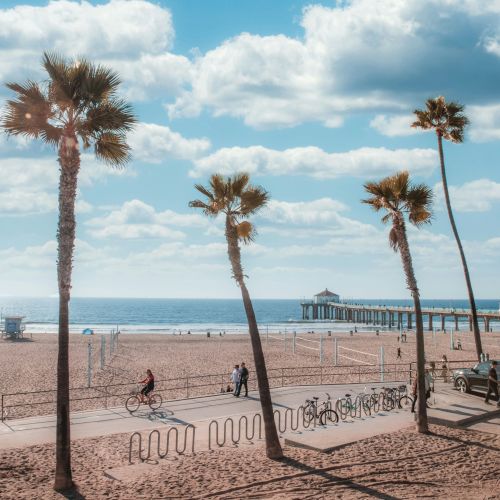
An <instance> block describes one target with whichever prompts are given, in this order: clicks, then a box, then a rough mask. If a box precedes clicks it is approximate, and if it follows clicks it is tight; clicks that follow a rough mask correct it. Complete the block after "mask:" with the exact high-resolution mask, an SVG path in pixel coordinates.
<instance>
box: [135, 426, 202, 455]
mask: <svg viewBox="0 0 500 500" xmlns="http://www.w3.org/2000/svg"><path fill="white" fill-rule="evenodd" d="M190 429H191V430H192V432H191V433H189V430H190ZM162 430H163V429H162ZM171 433H173V434H174V435H175V448H172V451H175V452H176V453H177V454H179V455H182V454H184V453H185V452H186V449H187V448H188V435H189V434H190V435H191V443H190V449H191V453H193V454H194V444H195V438H196V427H195V426H194V425H192V424H188V425H186V426H185V427H184V444H183V446H182V448H181V446H180V445H179V429H178V428H177V427H171V428H170V429H168V431H167V433H166V438H165V443H164V444H165V446H164V448H161V436H162V433H161V432H160V430H158V429H155V430H153V431H151V432H150V433H149V436H148V439H147V448H143V447H142V434H141V433H140V432H134V433H133V434H132V435H131V436H130V441H129V448H128V462H129V464H131V463H133V461H132V453H133V451H134V450H133V449H134V439H135V441H137V443H138V449H137V457H138V458H139V460H140V461H141V462H144V461H146V460H150V459H151V458H154V457H158V458H160V459H162V458H165V457H166V456H167V455H168V454H169V452H170V451H171V450H170V434H171ZM153 437H156V449H154V447H153ZM162 450H165V451H162ZM143 451H147V453H146V454H145V455H143Z"/></svg>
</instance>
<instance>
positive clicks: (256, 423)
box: [208, 413, 262, 450]
mask: <svg viewBox="0 0 500 500" xmlns="http://www.w3.org/2000/svg"><path fill="white" fill-rule="evenodd" d="M243 422H244V423H245V433H244V436H245V438H246V440H247V441H253V439H255V435H256V433H257V432H258V439H262V416H261V415H260V413H256V414H255V415H254V416H253V417H252V419H251V421H249V419H248V417H247V416H246V415H243V416H242V417H240V418H239V419H238V425H237V426H236V425H235V422H234V419H233V418H232V417H228V418H226V419H225V420H224V424H221V425H222V429H223V434H222V437H221V440H219V421H218V420H212V421H211V422H210V424H208V449H209V450H212V428H213V427H215V443H216V444H217V446H219V447H222V446H224V445H225V444H226V442H227V441H228V432H227V428H228V427H229V426H230V427H231V435H230V439H231V442H232V443H233V444H234V445H236V444H238V443H239V442H240V441H241V437H242V432H241V426H242V424H243ZM250 422H251V423H252V425H251V427H250V425H249V424H250ZM235 429H236V430H237V434H236V435H235V432H236V431H235ZM250 429H251V433H250V432H249V430H250Z"/></svg>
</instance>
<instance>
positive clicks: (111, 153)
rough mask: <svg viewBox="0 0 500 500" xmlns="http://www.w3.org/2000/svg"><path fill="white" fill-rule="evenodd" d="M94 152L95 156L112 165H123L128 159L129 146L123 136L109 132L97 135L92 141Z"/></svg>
mask: <svg viewBox="0 0 500 500" xmlns="http://www.w3.org/2000/svg"><path fill="white" fill-rule="evenodd" d="M94 152H95V155H96V156H97V158H99V159H101V160H104V161H105V162H106V163H107V164H109V165H111V166H114V167H120V166H123V165H124V164H125V163H127V162H128V161H129V159H130V146H129V145H128V144H127V142H126V140H125V137H124V136H123V135H120V134H113V133H111V132H104V133H102V134H100V135H99V136H98V138H97V140H96V141H95V142H94Z"/></svg>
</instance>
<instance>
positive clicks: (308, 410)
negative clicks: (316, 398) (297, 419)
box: [304, 404, 315, 423]
mask: <svg viewBox="0 0 500 500" xmlns="http://www.w3.org/2000/svg"><path fill="white" fill-rule="evenodd" d="M314 409H315V408H314V405H312V404H308V405H307V406H306V407H305V408H304V422H307V423H309V422H311V421H312V420H313V419H314V413H315V412H314Z"/></svg>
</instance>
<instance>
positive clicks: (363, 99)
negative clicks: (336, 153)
mask: <svg viewBox="0 0 500 500" xmlns="http://www.w3.org/2000/svg"><path fill="white" fill-rule="evenodd" d="M495 5H496V2H491V1H490V2H484V1H479V0H475V1H473V0H468V1H466V2H464V1H463V0H448V1H445V2H443V1H441V0H406V1H396V0H378V1H376V2H375V1H373V0H350V1H345V2H338V3H337V4H336V5H335V6H332V7H330V6H328V7H327V6H323V5H311V6H308V7H307V8H305V9H304V12H303V16H302V19H301V26H302V27H303V29H304V34H303V37H301V38H291V37H287V36H284V35H279V34H275V35H272V36H259V35H254V34H249V33H243V34H240V35H238V36H235V37H233V38H231V39H228V40H226V41H225V42H224V43H222V44H221V45H219V46H218V47H216V48H214V49H213V50H210V51H208V52H207V53H206V54H204V55H203V56H202V57H199V58H198V59H197V60H196V61H194V67H193V79H192V83H191V88H188V89H187V90H186V91H185V92H184V93H183V94H182V95H180V96H179V97H178V99H177V100H176V102H175V103H174V104H172V105H171V106H170V107H169V108H168V109H169V113H170V115H171V116H172V117H174V116H179V115H180V116H183V115H184V116H193V115H195V114H197V113H199V112H200V111H201V110H202V109H203V108H204V107H207V108H209V109H211V110H212V112H213V113H214V115H215V116H219V115H230V116H235V117H239V118H242V119H243V120H244V121H245V123H247V124H248V125H251V126H254V127H261V128H262V127H269V126H273V125H278V126H293V125H296V124H298V123H302V122H307V121H321V122H323V123H324V124H325V125H327V126H338V125H339V124H341V123H342V119H343V117H344V116H345V115H346V114H348V113H352V112H356V111H363V110H365V111H366V110H368V111H379V112H383V113H387V112H400V111H402V110H408V108H410V109H411V107H413V106H414V105H415V104H416V103H418V102H420V101H421V99H422V95H424V96H427V95H434V94H436V93H438V92H441V93H444V94H445V95H452V96H456V95H458V96H462V97H464V96H467V98H469V100H470V101H474V100H477V99H478V98H479V96H480V98H481V99H485V98H488V97H493V96H496V88H495V86H494V84H492V82H494V81H496V80H497V79H498V77H499V76H500V69H499V68H498V65H496V64H495V58H496V57H497V55H500V50H499V49H498V47H500V42H499V40H500V31H499V30H498V25H499V21H500V12H499V11H498V9H497V8H496V6H495ZM443 23H445V24H446V29H445V30H443ZM457 60H460V62H457ZM436 61H439V68H438V70H436ZM463 61H466V63H465V64H464V63H463ZM442 67H446V68H447V70H446V71H445V72H443V71H440V70H439V69H440V68H442ZM402 89H403V90H402ZM378 120H379V121H378V125H379V126H380V127H383V128H384V129H385V130H386V131H388V132H391V130H392V131H395V130H396V128H399V127H397V125H398V124H397V123H396V120H397V119H396V118H394V119H393V120H392V121H390V120H389V121H386V122H384V121H381V120H382V119H381V118H379V119H378ZM376 124H377V123H376ZM399 125H401V123H400V124H399ZM400 130H401V129H400ZM408 133H410V132H408Z"/></svg>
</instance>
